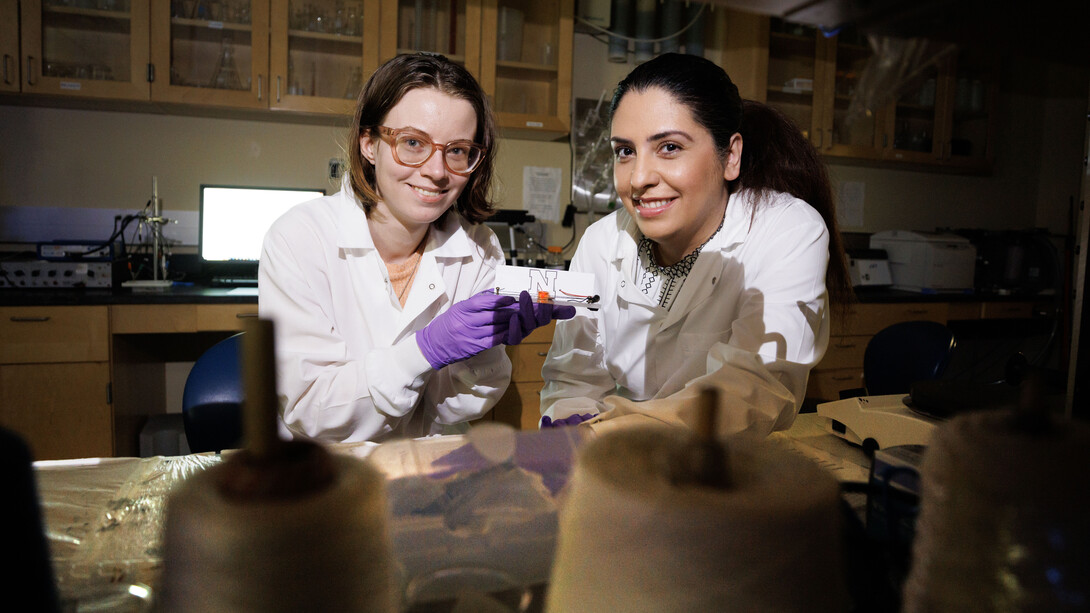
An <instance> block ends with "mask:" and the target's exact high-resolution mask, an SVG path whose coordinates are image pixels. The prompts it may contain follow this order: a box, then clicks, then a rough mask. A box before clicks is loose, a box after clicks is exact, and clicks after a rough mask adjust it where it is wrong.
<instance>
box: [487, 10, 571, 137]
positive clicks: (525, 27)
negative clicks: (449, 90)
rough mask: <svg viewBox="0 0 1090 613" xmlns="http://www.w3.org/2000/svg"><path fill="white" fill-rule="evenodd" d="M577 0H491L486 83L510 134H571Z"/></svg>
mask: <svg viewBox="0 0 1090 613" xmlns="http://www.w3.org/2000/svg"><path fill="white" fill-rule="evenodd" d="M573 16H574V6H573V0H559V1H557V2H539V1H533V0H486V1H485V3H484V10H483V13H482V19H481V76H482V79H481V84H482V85H483V86H484V88H485V91H487V92H489V93H491V94H492V97H493V104H494V106H495V109H496V113H497V117H498V120H499V123H500V126H501V127H502V128H504V129H505V133H506V134H507V135H509V136H516V137H518V136H523V137H529V138H538V137H556V136H559V135H562V134H566V133H567V132H568V131H569V129H570V125H571V117H570V116H571V111H570V105H571V62H572V58H571V52H572V36H573V18H574V17H573Z"/></svg>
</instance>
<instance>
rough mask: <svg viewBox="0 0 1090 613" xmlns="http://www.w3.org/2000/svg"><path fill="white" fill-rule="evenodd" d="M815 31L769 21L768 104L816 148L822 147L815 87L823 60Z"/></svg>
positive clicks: (818, 83) (800, 26) (784, 22)
mask: <svg viewBox="0 0 1090 613" xmlns="http://www.w3.org/2000/svg"><path fill="white" fill-rule="evenodd" d="M821 55H822V54H821V50H820V48H819V37H818V33H817V30H816V29H815V28H812V27H809V26H804V25H799V24H795V23H790V22H787V21H784V20H782V19H775V18H774V19H770V20H769V37H768V92H767V95H766V98H765V101H766V102H767V103H768V105H769V106H773V107H775V108H777V109H779V110H780V111H781V112H783V113H784V114H785V115H787V116H788V117H790V118H791V119H792V120H794V122H795V124H796V125H798V127H799V129H800V130H802V132H803V134H804V135H806V137H807V138H809V139H810V142H811V143H813V144H814V146H815V147H818V148H821V145H822V137H823V132H822V123H821V115H820V108H819V106H818V101H817V100H816V99H815V94H814V88H815V85H817V86H818V87H820V86H821V78H820V77H821V75H819V74H818V70H819V68H820V67H822V66H820V64H819V62H818V58H819V57H821Z"/></svg>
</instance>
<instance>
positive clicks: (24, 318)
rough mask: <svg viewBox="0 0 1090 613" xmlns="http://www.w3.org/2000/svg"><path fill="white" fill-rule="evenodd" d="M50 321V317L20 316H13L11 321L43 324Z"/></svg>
mask: <svg viewBox="0 0 1090 613" xmlns="http://www.w3.org/2000/svg"><path fill="white" fill-rule="evenodd" d="M49 319H50V317H49V316H48V315H40V316H37V317H35V316H22V317H20V316H18V315H13V316H12V317H11V321H14V322H16V323H42V322H43V321H49Z"/></svg>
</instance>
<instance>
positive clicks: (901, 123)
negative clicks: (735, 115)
mask: <svg viewBox="0 0 1090 613" xmlns="http://www.w3.org/2000/svg"><path fill="white" fill-rule="evenodd" d="M726 19H727V30H726V31H727V41H726V47H727V49H726V50H725V52H724V56H723V57H724V67H725V68H726V69H727V71H728V72H729V73H730V74H731V75H732V76H734V75H737V76H738V79H737V81H738V86H739V89H740V91H741V92H742V93H743V96H744V97H753V98H756V99H759V100H763V101H765V102H767V103H768V104H770V105H771V106H774V107H776V108H778V109H780V110H781V111H783V112H784V114H786V115H787V116H788V117H790V118H791V119H792V120H794V121H795V123H796V124H797V125H798V126H799V128H800V129H801V130H802V131H803V132H804V134H806V136H807V137H808V138H809V139H810V142H811V143H812V144H813V145H814V147H815V148H816V149H817V150H818V151H819V153H821V154H822V155H823V156H827V157H837V158H853V159H859V160H868V161H882V162H889V163H894V164H913V165H916V166H930V167H942V168H949V169H953V170H964V171H984V170H987V169H989V168H990V165H991V163H992V160H993V157H994V152H993V141H994V136H993V130H994V123H995V121H994V120H995V99H996V89H997V85H996V84H997V83H998V79H997V77H996V71H995V66H996V64H995V61H994V58H993V57H991V56H989V55H987V54H984V53H981V52H978V51H976V50H973V49H958V50H954V49H952V48H949V47H943V46H942V45H939V44H937V43H931V45H932V46H931V47H928V48H919V49H917V50H916V53H917V55H918V56H920V57H925V58H927V57H930V58H933V61H932V62H930V63H928V64H927V65H926V66H923V67H922V68H921V69H920V70H919V71H918V73H917V74H915V75H914V76H913V78H911V79H907V80H905V82H903V83H898V84H891V85H888V86H887V87H893V86H896V87H897V89H898V95H897V96H896V97H895V98H894V99H891V100H889V101H887V102H881V101H879V102H878V104H876V105H875V108H870V109H865V108H864V107H863V105H862V104H861V103H860V102H859V101H856V100H855V94H856V91H857V90H858V88H859V87H867V86H868V84H867V77H865V74H866V72H865V69H866V68H867V66H868V63H869V62H870V60H871V58H872V57H873V55H874V50H873V49H872V47H871V44H870V42H869V41H868V40H867V39H866V38H864V37H862V36H860V35H859V34H858V33H856V32H855V31H854V30H853V29H851V28H845V29H843V30H841V31H840V32H838V33H837V34H836V35H835V36H829V37H827V36H825V35H824V34H823V33H822V32H820V31H818V30H817V29H816V28H812V27H808V26H803V25H798V24H793V23H790V22H787V21H783V20H781V19H777V18H768V17H763V16H754V15H744V14H740V13H736V12H728V16H727V18H726ZM753 29H757V30H759V31H760V32H762V34H760V35H753V34H752V33H748V34H747V33H746V31H747V30H748V31H752V30H753ZM902 42H903V41H902ZM916 43H919V41H916V42H915V43H913V44H916ZM889 44H890V45H891V46H892V44H893V43H889ZM754 67H756V72H755V71H754ZM869 78H870V82H871V83H872V84H873V83H874V81H875V75H874V74H870V75H869ZM853 102H854V103H855V105H854V106H853Z"/></svg>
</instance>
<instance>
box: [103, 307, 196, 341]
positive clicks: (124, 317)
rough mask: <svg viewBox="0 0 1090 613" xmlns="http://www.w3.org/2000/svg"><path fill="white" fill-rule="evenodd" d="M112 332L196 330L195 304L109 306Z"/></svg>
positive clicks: (154, 332)
mask: <svg viewBox="0 0 1090 613" xmlns="http://www.w3.org/2000/svg"><path fill="white" fill-rule="evenodd" d="M110 326H111V327H112V329H113V333H114V334H156V333H160V332H196V331H197V305H194V304H119V305H114V306H112V307H110Z"/></svg>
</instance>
